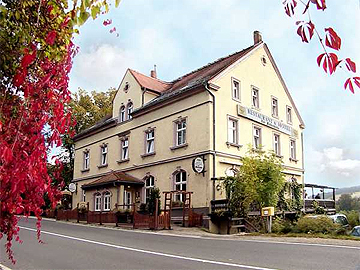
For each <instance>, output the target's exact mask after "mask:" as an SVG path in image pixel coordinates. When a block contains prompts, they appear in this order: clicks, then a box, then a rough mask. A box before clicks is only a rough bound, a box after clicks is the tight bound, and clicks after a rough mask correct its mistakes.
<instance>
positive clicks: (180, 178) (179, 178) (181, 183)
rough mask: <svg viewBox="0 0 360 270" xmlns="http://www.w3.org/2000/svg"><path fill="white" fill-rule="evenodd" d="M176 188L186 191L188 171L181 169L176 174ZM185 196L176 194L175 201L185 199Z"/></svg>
mask: <svg viewBox="0 0 360 270" xmlns="http://www.w3.org/2000/svg"><path fill="white" fill-rule="evenodd" d="M174 190H182V191H186V172H185V171H180V172H178V173H176V174H175V179H174ZM184 199H185V196H183V194H175V198H174V201H183V200H184Z"/></svg>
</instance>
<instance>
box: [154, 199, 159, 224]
mask: <svg viewBox="0 0 360 270" xmlns="http://www.w3.org/2000/svg"><path fill="white" fill-rule="evenodd" d="M158 222H159V199H158V198H156V199H155V228H154V229H155V230H157V229H158V224H159V223H158Z"/></svg>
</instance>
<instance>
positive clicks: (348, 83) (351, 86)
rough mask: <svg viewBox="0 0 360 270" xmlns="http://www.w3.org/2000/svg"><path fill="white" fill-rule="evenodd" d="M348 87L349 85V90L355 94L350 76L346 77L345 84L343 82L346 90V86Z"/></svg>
mask: <svg viewBox="0 0 360 270" xmlns="http://www.w3.org/2000/svg"><path fill="white" fill-rule="evenodd" d="M348 87H349V89H350V91H351V92H352V93H353V94H355V92H354V86H353V85H352V82H351V78H348V79H347V80H346V81H345V84H344V88H345V90H346V88H348Z"/></svg>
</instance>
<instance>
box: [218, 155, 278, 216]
mask: <svg viewBox="0 0 360 270" xmlns="http://www.w3.org/2000/svg"><path fill="white" fill-rule="evenodd" d="M282 170H283V165H282V160H281V159H280V158H279V157H277V156H276V155H275V154H274V153H273V152H268V153H266V152H265V151H262V150H261V149H250V150H249V151H248V153H247V154H246V156H245V157H244V158H242V166H241V167H240V170H239V172H238V174H237V175H236V176H235V177H228V178H226V179H225V181H224V185H225V190H226V196H227V198H228V200H229V210H230V211H231V212H232V213H233V214H234V215H235V216H244V215H246V214H247V212H248V211H249V210H250V208H251V206H252V205H254V206H256V207H259V208H261V207H265V206H276V205H277V202H278V198H279V193H280V191H281V190H282V189H283V186H284V183H285V180H284V174H283V173H282Z"/></svg>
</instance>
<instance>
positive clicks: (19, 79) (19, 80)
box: [14, 69, 27, 87]
mask: <svg viewBox="0 0 360 270" xmlns="http://www.w3.org/2000/svg"><path fill="white" fill-rule="evenodd" d="M26 73H27V70H26V69H20V70H19V71H18V72H17V73H16V75H15V76H14V85H15V86H16V87H19V86H20V85H22V84H23V82H24V80H25V77H26Z"/></svg>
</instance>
